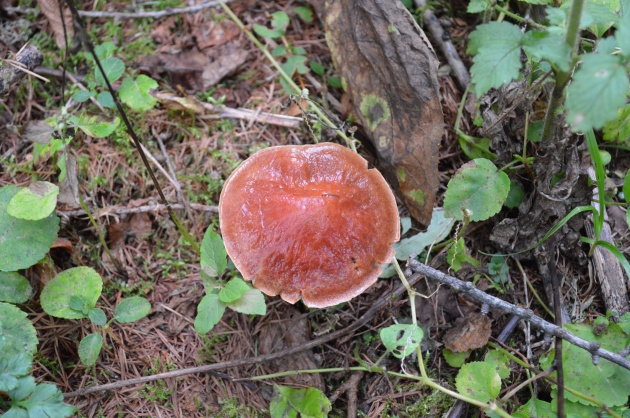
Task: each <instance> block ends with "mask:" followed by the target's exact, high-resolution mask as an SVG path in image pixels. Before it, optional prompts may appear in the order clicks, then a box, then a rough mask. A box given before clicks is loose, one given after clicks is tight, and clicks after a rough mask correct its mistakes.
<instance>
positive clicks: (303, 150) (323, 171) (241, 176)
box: [219, 143, 400, 308]
mask: <svg viewBox="0 0 630 418" xmlns="http://www.w3.org/2000/svg"><path fill="white" fill-rule="evenodd" d="M219 216H220V224H221V232H222V235H223V240H224V241H225V246H226V249H227V252H228V254H229V256H230V258H231V259H232V261H233V262H234V264H235V265H236V267H237V268H238V269H239V270H240V272H241V273H242V275H243V277H244V278H245V279H246V280H252V281H253V284H254V286H255V287H257V288H258V289H260V290H261V291H263V292H264V293H266V294H267V295H270V296H275V295H280V296H281V297H282V299H284V300H285V301H287V302H290V303H295V302H296V301H298V300H299V299H300V297H301V298H302V299H303V300H304V303H305V304H306V305H307V306H310V307H317V308H323V307H327V306H332V305H336V304H338V303H342V302H345V301H348V300H350V299H352V298H353V297H355V296H357V295H358V294H360V293H361V292H363V291H364V290H365V289H367V288H368V287H369V286H370V285H371V284H373V283H374V282H375V281H376V279H377V277H378V275H379V274H380V273H381V264H383V263H388V262H389V261H391V258H392V257H393V255H394V250H393V249H392V247H391V244H392V243H394V242H397V241H398V240H399V238H400V219H399V216H398V209H397V207H396V201H395V199H394V195H393V194H392V192H391V190H390V188H389V186H388V184H387V183H386V182H385V179H384V178H383V176H382V175H381V173H379V172H378V171H377V170H375V169H371V170H368V164H367V161H366V160H365V159H363V158H362V157H361V156H359V155H358V154H356V153H355V152H353V151H351V150H349V149H347V148H345V147H343V146H341V145H337V144H332V143H322V144H316V145H301V146H278V147H271V148H267V149H264V150H262V151H259V152H257V153H256V154H254V155H252V156H251V157H250V158H248V159H247V160H246V161H244V162H243V163H242V164H241V165H240V166H239V167H238V168H237V169H236V170H235V171H234V172H233V173H232V175H231V176H230V177H229V178H228V179H227V181H226V183H225V185H224V187H223V191H222V192H221V198H220V203H219Z"/></svg>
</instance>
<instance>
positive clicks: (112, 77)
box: [94, 57, 125, 87]
mask: <svg viewBox="0 0 630 418" xmlns="http://www.w3.org/2000/svg"><path fill="white" fill-rule="evenodd" d="M101 66H102V67H103V71H105V76H107V79H108V80H109V82H110V83H113V82H114V81H116V80H118V79H119V78H120V77H121V76H122V75H123V73H124V72H125V63H123V62H122V60H121V59H120V58H116V57H109V58H105V59H104V60H101ZM94 76H95V80H96V82H97V83H98V84H99V85H101V86H102V87H105V86H107V84H106V83H105V79H104V78H103V75H102V74H101V71H100V70H99V69H98V67H96V66H94Z"/></svg>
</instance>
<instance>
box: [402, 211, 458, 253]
mask: <svg viewBox="0 0 630 418" xmlns="http://www.w3.org/2000/svg"><path fill="white" fill-rule="evenodd" d="M453 224H454V222H453V219H452V218H447V217H445V216H444V211H443V210H442V209H436V210H434V211H433V215H432V216H431V223H430V224H429V227H428V228H427V230H426V231H425V232H420V233H419V234H416V235H414V236H412V237H409V238H404V239H401V240H400V241H399V242H397V243H395V244H393V245H392V247H393V248H394V250H395V251H396V258H397V259H398V260H401V261H404V260H407V259H408V258H409V256H411V255H412V254H420V253H422V252H423V251H424V249H425V248H426V247H428V246H429V245H431V244H437V243H439V242H441V241H443V240H444V239H446V237H448V235H449V234H450V233H451V229H452V228H453Z"/></svg>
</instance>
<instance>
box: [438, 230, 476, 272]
mask: <svg viewBox="0 0 630 418" xmlns="http://www.w3.org/2000/svg"><path fill="white" fill-rule="evenodd" d="M446 262H447V263H448V264H449V265H450V266H451V268H452V269H453V270H455V271H460V270H461V269H462V265H463V264H464V263H469V264H472V265H473V266H475V267H478V266H479V261H477V260H475V259H474V258H472V257H471V256H469V255H468V248H466V244H465V243H464V239H463V238H459V239H458V240H457V241H456V242H455V243H454V244H453V245H451V247H450V248H449V249H448V251H447V252H446Z"/></svg>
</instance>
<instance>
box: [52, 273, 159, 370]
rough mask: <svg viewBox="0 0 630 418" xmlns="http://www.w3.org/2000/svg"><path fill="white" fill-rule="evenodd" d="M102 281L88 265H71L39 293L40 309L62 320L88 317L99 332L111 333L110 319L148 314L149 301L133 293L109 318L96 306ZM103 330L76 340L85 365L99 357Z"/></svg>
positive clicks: (124, 320)
mask: <svg viewBox="0 0 630 418" xmlns="http://www.w3.org/2000/svg"><path fill="white" fill-rule="evenodd" d="M102 286H103V280H102V279H101V276H100V275H99V274H98V273H97V272H96V271H94V269H92V268H90V267H74V268H70V269H68V270H65V271H63V272H61V273H59V274H58V275H57V276H55V277H54V278H53V279H52V280H51V281H50V282H48V284H47V285H46V287H44V290H43V291H42V294H41V296H40V300H41V305H42V309H44V311H45V312H46V313H47V314H48V315H50V316H54V317H57V318H65V319H83V318H89V320H90V321H91V322H92V323H93V324H94V325H97V326H99V327H102V328H101V330H102V331H106V332H110V330H109V325H110V324H111V322H112V321H114V320H115V321H117V322H119V323H121V324H125V323H130V322H135V321H138V320H140V319H142V318H144V317H145V316H147V315H148V314H149V312H150V311H151V304H150V303H149V301H148V300H146V299H144V298H142V297H140V296H132V297H130V298H126V299H123V300H121V301H120V303H119V304H118V305H117V306H116V310H115V312H114V317H113V318H111V319H110V320H109V321H108V320H107V316H106V315H105V312H104V311H103V310H102V309H101V308H97V307H96V302H97V301H98V298H99V297H100V296H101V290H102ZM101 334H102V333H101V332H100V331H99V332H95V333H92V334H89V335H87V336H85V337H84V338H83V339H82V340H81V342H80V343H79V358H81V361H82V362H83V364H85V365H86V366H92V365H94V364H95V363H96V360H98V356H99V353H100V352H101V348H102V347H103V336H102V335H101Z"/></svg>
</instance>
